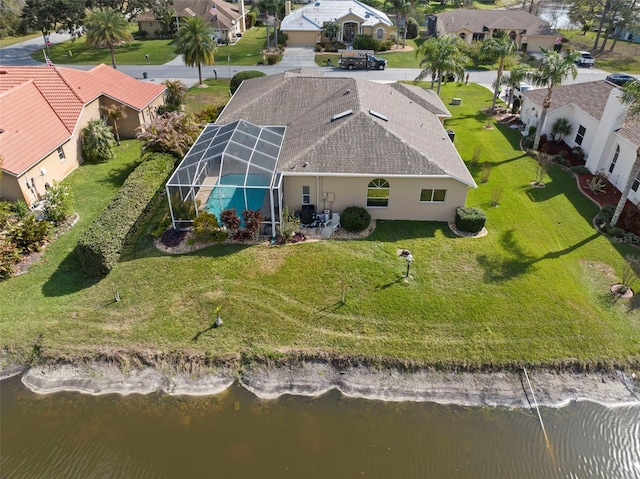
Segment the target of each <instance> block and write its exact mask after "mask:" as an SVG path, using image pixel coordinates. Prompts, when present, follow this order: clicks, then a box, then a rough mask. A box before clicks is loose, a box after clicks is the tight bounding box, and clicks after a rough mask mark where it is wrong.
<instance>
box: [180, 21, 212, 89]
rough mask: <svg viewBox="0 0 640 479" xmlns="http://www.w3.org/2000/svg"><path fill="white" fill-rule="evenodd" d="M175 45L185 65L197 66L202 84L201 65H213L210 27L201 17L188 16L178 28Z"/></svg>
mask: <svg viewBox="0 0 640 479" xmlns="http://www.w3.org/2000/svg"><path fill="white" fill-rule="evenodd" d="M176 45H177V51H178V53H180V54H182V58H183V59H184V63H185V65H187V66H189V67H194V66H197V67H198V78H199V81H200V85H202V65H213V54H214V53H215V51H216V45H215V42H214V41H213V38H212V31H211V28H210V27H209V25H208V24H207V23H206V22H205V21H204V20H203V19H202V18H200V17H198V16H195V17H189V18H187V19H186V20H185V21H184V22H183V24H182V25H181V26H180V30H178V39H177V40H176Z"/></svg>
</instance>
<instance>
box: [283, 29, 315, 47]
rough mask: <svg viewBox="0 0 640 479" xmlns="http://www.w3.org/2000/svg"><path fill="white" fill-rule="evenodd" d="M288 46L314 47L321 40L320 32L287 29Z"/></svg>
mask: <svg viewBox="0 0 640 479" xmlns="http://www.w3.org/2000/svg"><path fill="white" fill-rule="evenodd" d="M286 34H287V46H290V47H305V46H309V47H313V46H315V44H316V43H318V42H320V32H292V31H287V32H286Z"/></svg>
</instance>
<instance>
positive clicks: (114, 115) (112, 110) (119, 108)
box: [100, 104, 127, 146]
mask: <svg viewBox="0 0 640 479" xmlns="http://www.w3.org/2000/svg"><path fill="white" fill-rule="evenodd" d="M100 109H101V110H102V111H103V112H104V113H105V115H107V118H108V119H109V120H111V121H113V129H114V130H115V132H116V143H117V144H118V146H119V145H120V132H119V131H118V120H121V119H123V118H126V117H127V113H126V112H125V111H124V105H115V104H114V105H107V106H101V107H100Z"/></svg>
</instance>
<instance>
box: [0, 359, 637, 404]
mask: <svg viewBox="0 0 640 479" xmlns="http://www.w3.org/2000/svg"><path fill="white" fill-rule="evenodd" d="M21 372H23V371H22V370H21V369H20V368H19V367H14V368H13V369H11V368H9V367H5V368H4V373H5V377H6V376H7V375H9V374H11V373H14V374H18V373H21ZM528 372H529V378H530V381H531V389H533V394H535V400H536V401H537V403H538V404H539V405H546V406H561V405H564V404H567V403H568V402H571V401H577V400H592V401H596V402H600V403H603V404H611V405H613V404H624V403H633V402H640V386H639V385H638V384H637V383H636V382H635V381H634V378H632V376H631V375H630V374H629V375H628V374H625V373H623V372H621V371H614V370H611V371H596V372H572V371H552V370H549V369H534V370H529V371H528ZM236 380H238V381H240V383H241V384H242V385H243V386H244V387H245V388H247V389H248V390H250V391H251V392H253V393H254V394H256V395H257V396H259V397H263V398H276V397H278V396H280V395H283V394H297V395H307V396H317V395H320V394H323V393H325V392H326V391H328V390H330V389H338V390H340V391H341V392H342V393H343V394H345V395H347V396H353V397H362V398H367V399H378V400H387V401H432V402H437V403H443V404H460V405H468V406H480V405H488V406H507V407H525V408H528V407H531V406H532V405H533V404H534V398H533V394H532V392H531V389H530V388H529V384H528V383H527V381H526V379H525V376H524V374H523V373H522V371H520V372H518V371H515V370H512V371H492V372H470V371H458V372H456V371H443V370H437V369H434V368H429V367H412V368H406V367H402V366H384V365H379V364H377V365H369V364H366V363H364V362H361V361H360V362H358V361H354V362H350V361H333V360H327V359H296V360H287V361H282V362H278V363H274V362H270V361H252V362H247V363H246V364H245V363H241V362H240V361H228V362H224V363H219V364H208V365H207V364H202V363H199V364H198V365H196V366H194V365H193V364H189V363H181V364H177V363H175V362H170V361H169V362H167V361H159V362H157V363H155V364H140V363H135V361H134V362H120V363H117V362H112V361H104V360H99V361H96V360H85V361H82V362H75V363H71V362H65V363H55V362H50V363H48V364H44V365H38V366H34V367H32V368H30V369H28V370H26V371H24V372H23V376H22V382H23V383H24V384H25V385H26V386H27V387H28V388H29V389H31V390H33V391H34V392H37V393H43V394H44V393H51V392H56V391H79V392H83V393H88V394H108V393H120V394H131V393H140V394H148V393H152V392H156V391H163V392H166V393H167V394H175V395H179V394H187V395H206V394H217V393H220V392H222V391H224V390H225V389H226V388H228V387H229V386H231V385H232V384H233V383H234V382H235V381H236ZM634 389H635V391H634Z"/></svg>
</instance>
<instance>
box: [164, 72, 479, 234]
mask: <svg viewBox="0 0 640 479" xmlns="http://www.w3.org/2000/svg"><path fill="white" fill-rule="evenodd" d="M321 75H322V74H319V73H317V72H314V71H306V70H304V69H300V70H297V71H290V72H285V73H282V74H276V75H269V76H265V77H260V78H254V79H250V80H245V81H244V82H243V83H242V85H241V86H240V88H239V89H238V90H237V91H236V93H235V94H234V96H233V97H232V98H231V100H230V101H229V103H228V104H227V106H226V107H225V109H224V111H223V112H222V113H221V115H220V116H219V117H218V120H217V121H216V124H214V125H209V126H208V127H207V128H206V129H205V131H204V132H203V133H202V135H201V136H200V138H199V139H198V140H197V141H196V143H195V144H194V146H193V147H192V148H191V150H190V151H189V153H188V154H187V156H186V157H185V159H184V160H183V162H182V163H181V164H180V165H179V166H178V168H177V170H176V172H175V173H174V175H173V176H172V178H171V179H170V181H169V183H168V187H167V190H168V195H169V197H170V198H173V200H174V201H173V202H172V203H173V205H172V211H173V212H174V224H176V225H177V226H178V227H180V226H188V225H189V224H190V222H191V220H192V218H189V217H182V218H181V217H180V214H179V213H176V212H179V211H186V210H188V209H189V208H184V207H183V206H182V204H183V203H184V202H187V203H189V204H190V205H191V207H193V205H199V206H201V207H203V206H210V205H211V204H212V201H211V200H212V197H213V196H215V195H216V194H218V193H220V198H222V197H224V198H226V200H225V202H224V204H223V205H222V207H223V208H222V209H225V208H228V207H229V202H228V201H227V200H228V199H229V198H236V199H239V200H240V205H236V204H233V206H235V207H236V209H237V210H238V212H240V211H241V210H243V209H245V207H246V205H248V206H249V207H250V209H261V210H262V212H263V216H264V217H265V218H267V223H269V224H270V226H271V229H269V230H268V231H266V234H269V233H270V232H271V231H274V229H273V228H275V225H276V224H277V223H278V221H279V213H278V212H279V211H282V209H283V208H284V207H285V206H287V207H288V208H289V209H290V210H291V211H293V210H296V211H297V210H302V209H307V208H308V209H312V210H315V211H318V212H322V211H324V210H331V211H332V212H338V213H340V212H341V211H342V210H343V209H344V208H346V207H348V206H353V205H356V206H362V207H364V208H366V209H367V210H368V211H369V213H370V214H371V216H372V218H374V219H404V220H434V221H453V220H454V218H455V210H456V208H457V207H459V206H464V205H465V201H466V198H467V192H468V190H469V188H475V187H476V184H475V182H474V180H473V177H472V176H471V174H470V173H469V171H468V170H467V168H466V166H465V164H464V162H463V161H462V159H461V158H460V155H459V154H458V152H457V150H456V148H455V147H454V145H453V143H452V142H451V140H450V139H449V136H448V135H447V133H446V130H445V129H444V126H443V124H442V121H443V119H444V118H447V117H449V116H450V114H449V112H448V111H447V109H446V107H445V106H444V104H443V103H442V101H441V100H440V98H438V96H437V95H436V94H435V93H434V92H433V91H431V90H425V89H422V88H419V87H416V86H413V85H407V84H403V83H392V84H379V83H373V82H369V81H366V80H358V79H354V78H325V77H324V76H321ZM256 189H262V190H264V191H263V192H262V193H260V194H257V192H256V191H255V190H256ZM221 190H225V191H221ZM266 190H268V191H269V193H267V192H266ZM254 193H256V195H254ZM255 196H257V197H258V199H259V202H258V203H257V206H255V203H254V205H253V206H252V203H251V202H252V199H253V198H255ZM214 199H215V202H216V203H219V201H218V199H217V198H214ZM177 200H180V201H182V202H183V203H181V204H177ZM245 201H246V203H245ZM191 211H192V212H193V209H191ZM210 211H211V210H210ZM215 212H216V213H219V212H218V211H215ZM180 220H185V221H180Z"/></svg>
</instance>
